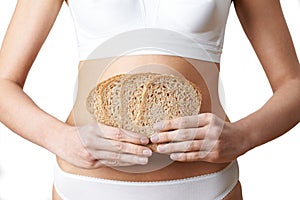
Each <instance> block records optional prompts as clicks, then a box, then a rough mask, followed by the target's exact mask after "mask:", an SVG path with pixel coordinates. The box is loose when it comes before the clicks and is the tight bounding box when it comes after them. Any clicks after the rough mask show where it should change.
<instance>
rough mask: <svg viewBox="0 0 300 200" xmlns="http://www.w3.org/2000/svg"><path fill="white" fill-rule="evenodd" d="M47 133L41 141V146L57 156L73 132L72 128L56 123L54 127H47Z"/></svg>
mask: <svg viewBox="0 0 300 200" xmlns="http://www.w3.org/2000/svg"><path fill="white" fill-rule="evenodd" d="M49 127H51V128H49V130H48V133H47V134H45V135H46V136H45V137H44V139H43V142H42V146H43V147H44V148H46V149H47V150H49V151H50V152H52V153H53V154H55V155H59V152H61V149H62V148H63V147H64V146H65V144H64V143H65V141H66V140H67V138H68V137H67V136H68V135H70V134H69V133H71V132H72V131H73V130H74V126H71V125H69V124H66V123H63V122H58V123H57V124H56V125H55V126H49Z"/></svg>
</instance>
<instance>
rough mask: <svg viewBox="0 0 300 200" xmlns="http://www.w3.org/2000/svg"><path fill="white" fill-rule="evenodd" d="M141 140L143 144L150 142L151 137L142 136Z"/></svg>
mask: <svg viewBox="0 0 300 200" xmlns="http://www.w3.org/2000/svg"><path fill="white" fill-rule="evenodd" d="M140 141H141V143H143V144H148V142H149V139H148V138H147V137H142V138H141V139H140Z"/></svg>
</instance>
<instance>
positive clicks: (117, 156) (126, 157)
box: [93, 151, 148, 166]
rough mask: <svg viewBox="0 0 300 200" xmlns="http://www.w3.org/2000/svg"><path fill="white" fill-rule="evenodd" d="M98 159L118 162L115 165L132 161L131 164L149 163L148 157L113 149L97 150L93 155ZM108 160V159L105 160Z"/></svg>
mask: <svg viewBox="0 0 300 200" xmlns="http://www.w3.org/2000/svg"><path fill="white" fill-rule="evenodd" d="M93 156H94V157H95V158H96V159H97V160H103V161H102V162H108V161H110V162H111V165H113V162H116V164H114V165H115V166H116V165H118V164H119V163H131V164H140V165H145V164H147V163H148V158H147V157H143V156H137V155H132V154H124V153H119V152H111V151H97V152H95V153H94V155H93ZM105 160H106V161H105Z"/></svg>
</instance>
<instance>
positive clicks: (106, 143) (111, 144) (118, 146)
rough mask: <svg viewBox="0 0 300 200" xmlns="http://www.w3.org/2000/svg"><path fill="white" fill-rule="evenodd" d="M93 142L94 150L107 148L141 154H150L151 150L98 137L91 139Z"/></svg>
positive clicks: (108, 149)
mask: <svg viewBox="0 0 300 200" xmlns="http://www.w3.org/2000/svg"><path fill="white" fill-rule="evenodd" d="M93 142H94V143H95V144H94V145H95V150H107V151H113V152H123V153H130V154H135V155H141V156H147V157H149V156H151V155H152V151H151V149H149V148H148V147H146V146H141V145H136V144H131V143H126V142H119V141H114V140H108V139H105V138H98V139H97V140H95V141H93Z"/></svg>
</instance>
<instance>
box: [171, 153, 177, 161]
mask: <svg viewBox="0 0 300 200" xmlns="http://www.w3.org/2000/svg"><path fill="white" fill-rule="evenodd" d="M170 158H171V159H172V160H178V158H179V155H178V154H177V153H172V154H171V155H170Z"/></svg>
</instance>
